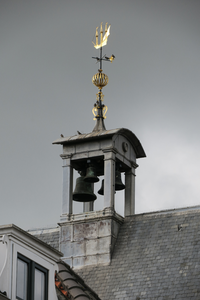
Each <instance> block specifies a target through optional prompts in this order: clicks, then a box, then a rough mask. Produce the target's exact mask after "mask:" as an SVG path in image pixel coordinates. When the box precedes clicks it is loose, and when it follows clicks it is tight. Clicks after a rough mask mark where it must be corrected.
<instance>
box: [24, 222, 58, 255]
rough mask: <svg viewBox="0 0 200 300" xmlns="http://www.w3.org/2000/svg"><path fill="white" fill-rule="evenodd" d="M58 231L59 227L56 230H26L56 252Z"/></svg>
mask: <svg viewBox="0 0 200 300" xmlns="http://www.w3.org/2000/svg"><path fill="white" fill-rule="evenodd" d="M59 231H60V227H56V228H44V229H32V230H28V233H30V234H32V235H34V236H35V237H37V238H38V239H40V240H41V241H43V242H45V243H46V244H48V245H51V246H52V247H53V248H55V249H56V250H59Z"/></svg>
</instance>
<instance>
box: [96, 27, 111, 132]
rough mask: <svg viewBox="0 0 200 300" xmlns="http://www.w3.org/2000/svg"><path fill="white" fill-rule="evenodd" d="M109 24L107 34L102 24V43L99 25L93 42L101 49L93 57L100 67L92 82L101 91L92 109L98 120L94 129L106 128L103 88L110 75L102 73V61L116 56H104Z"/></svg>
mask: <svg viewBox="0 0 200 300" xmlns="http://www.w3.org/2000/svg"><path fill="white" fill-rule="evenodd" d="M107 24H108V23H106V24H105V34H104V36H103V26H102V23H101V26H100V44H98V39H99V33H98V27H96V44H95V43H94V42H93V44H94V47H95V48H96V49H99V50H100V55H99V57H92V58H94V59H96V60H97V62H99V67H100V68H99V69H98V73H97V74H95V75H94V76H93V77H92V82H93V84H94V85H95V86H96V87H98V89H99V92H98V93H97V94H96V95H97V98H96V100H97V101H96V103H95V104H94V108H93V110H92V112H93V114H94V116H95V117H94V120H96V121H97V122H96V125H95V127H94V129H93V131H100V130H106V128H105V125H104V119H105V118H106V116H105V114H106V112H107V110H108V108H107V106H106V105H104V104H102V101H103V97H104V95H103V93H102V88H103V87H104V86H106V85H107V84H108V76H107V75H106V74H104V73H102V71H103V70H102V61H103V60H104V61H110V62H112V61H113V60H114V58H115V56H114V55H113V54H112V55H111V57H107V56H105V57H102V48H103V46H106V45H107V41H108V37H109V35H110V25H109V27H108V28H107Z"/></svg>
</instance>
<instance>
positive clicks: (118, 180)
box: [115, 170, 125, 191]
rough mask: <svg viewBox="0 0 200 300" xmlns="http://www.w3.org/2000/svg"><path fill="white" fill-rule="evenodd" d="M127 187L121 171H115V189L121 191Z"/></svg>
mask: <svg viewBox="0 0 200 300" xmlns="http://www.w3.org/2000/svg"><path fill="white" fill-rule="evenodd" d="M124 189H125V185H124V184H123V183H122V179H121V173H120V172H119V171H117V170H116V171H115V191H121V190H124Z"/></svg>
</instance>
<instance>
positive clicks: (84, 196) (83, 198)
mask: <svg viewBox="0 0 200 300" xmlns="http://www.w3.org/2000/svg"><path fill="white" fill-rule="evenodd" d="M72 199H73V200H74V201H78V202H90V201H94V200H96V199H97V197H96V195H95V194H94V193H93V189H92V185H91V183H89V182H85V181H84V176H81V177H78V178H77V179H76V187H75V189H74V192H73V197H72Z"/></svg>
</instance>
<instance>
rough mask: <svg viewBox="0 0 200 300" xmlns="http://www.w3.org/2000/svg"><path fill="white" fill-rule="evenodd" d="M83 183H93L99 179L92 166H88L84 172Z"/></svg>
mask: <svg viewBox="0 0 200 300" xmlns="http://www.w3.org/2000/svg"><path fill="white" fill-rule="evenodd" d="M84 181H86V182H90V183H94V182H98V181H99V178H98V177H97V175H96V168H95V167H94V166H90V167H88V168H87V170H86V176H85V178H84Z"/></svg>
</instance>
